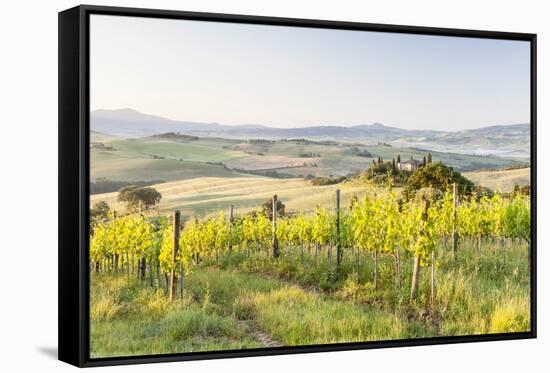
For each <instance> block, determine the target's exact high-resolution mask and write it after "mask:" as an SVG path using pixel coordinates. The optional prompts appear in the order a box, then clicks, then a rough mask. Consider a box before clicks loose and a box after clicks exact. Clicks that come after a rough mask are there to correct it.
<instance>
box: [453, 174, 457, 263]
mask: <svg viewBox="0 0 550 373" xmlns="http://www.w3.org/2000/svg"><path fill="white" fill-rule="evenodd" d="M457 208H458V186H457V184H456V183H453V216H452V220H453V230H452V233H451V250H452V256H453V259H456V250H457V247H458V234H457V232H456V215H457Z"/></svg>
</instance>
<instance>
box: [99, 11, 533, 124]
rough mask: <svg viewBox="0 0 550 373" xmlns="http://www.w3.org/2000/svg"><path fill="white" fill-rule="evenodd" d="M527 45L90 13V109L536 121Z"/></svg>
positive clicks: (288, 117) (261, 119)
mask: <svg viewBox="0 0 550 373" xmlns="http://www.w3.org/2000/svg"><path fill="white" fill-rule="evenodd" d="M529 48H530V46H529V43H528V42H525V41H508V40H492V39H476V38H459V37H443V36H429V35H409V34H398V33H381V32H365V31H348V30H328V29H314V28H300V27H286V26H285V27H283V26H265V25H248V24H231V23H220V22H203V21H186V20H168V19H154V18H139V17H122V16H105V15H92V16H91V23H90V106H91V109H92V110H96V109H120V108H132V109H135V110H138V111H140V112H143V113H146V114H152V115H157V116H161V117H165V118H168V119H174V120H182V121H194V122H218V123H222V124H226V125H241V124H262V125H267V126H271V127H284V128H291V127H306V126H314V125H341V126H351V125H359V124H371V123H374V122H378V123H382V124H384V125H388V126H395V127H400V128H406V129H435V130H446V131H458V130H463V129H470V128H479V127H484V126H489V125H501V124H515V123H528V122H529V118H530V105H529V97H530V95H529V92H530V91H529V90H530V49H529Z"/></svg>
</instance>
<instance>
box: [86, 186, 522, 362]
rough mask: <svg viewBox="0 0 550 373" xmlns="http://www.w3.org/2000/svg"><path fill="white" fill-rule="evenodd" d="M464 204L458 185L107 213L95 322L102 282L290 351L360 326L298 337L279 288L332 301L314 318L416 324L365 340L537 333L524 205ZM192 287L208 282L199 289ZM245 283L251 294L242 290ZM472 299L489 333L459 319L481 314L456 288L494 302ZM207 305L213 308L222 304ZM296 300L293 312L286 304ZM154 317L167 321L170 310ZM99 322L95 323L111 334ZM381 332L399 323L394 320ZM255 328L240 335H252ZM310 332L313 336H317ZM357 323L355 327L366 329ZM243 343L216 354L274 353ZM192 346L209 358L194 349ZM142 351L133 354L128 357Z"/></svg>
mask: <svg viewBox="0 0 550 373" xmlns="http://www.w3.org/2000/svg"><path fill="white" fill-rule="evenodd" d="M460 199H461V198H460V196H459V195H458V193H457V190H456V188H455V190H454V191H449V192H448V193H445V194H442V195H439V196H433V195H422V196H420V195H419V196H417V198H413V199H411V200H409V201H404V200H402V199H401V198H400V197H399V196H398V195H397V194H396V193H394V192H392V191H391V190H390V191H387V190H382V189H375V190H371V191H369V192H367V193H365V194H364V195H362V196H361V197H357V196H352V198H351V199H350V200H351V202H350V203H349V205H347V206H340V191H339V190H337V191H336V193H335V195H334V204H333V205H332V206H318V207H317V208H315V209H314V210H312V211H301V212H294V211H292V210H289V209H288V208H289V207H292V206H285V207H283V208H281V206H282V205H281V203H280V201H278V200H277V196H274V197H273V200H272V201H271V202H272V203H271V206H270V208H267V209H263V210H258V211H255V212H251V213H246V214H243V215H241V216H235V215H234V213H233V208H232V207H231V208H230V209H229V211H227V213H224V212H219V213H218V214H216V215H215V216H207V217H202V218H199V217H192V218H190V219H187V220H186V221H184V222H182V221H180V214H179V211H175V212H174V213H173V215H172V216H169V217H161V218H146V217H144V216H142V215H139V214H131V215H126V216H120V217H115V216H111V217H110V218H109V219H106V220H104V221H100V222H97V223H94V224H93V225H92V226H91V241H90V265H91V268H90V270H91V272H92V311H93V312H92V313H93V314H92V316H93V315H94V311H95V312H96V313H98V312H99V311H98V310H100V308H101V307H105V305H104V304H102V303H101V302H103V301H105V299H103V298H101V297H99V298H97V297H95V296H94V289H93V287H94V286H107V285H106V283H105V281H126V284H133V285H132V286H134V287H136V288H137V289H141V290H140V291H146V292H147V294H148V296H149V301H152V299H154V302H155V304H157V303H159V304H161V305H162V307H161V309H166V310H168V309H170V310H172V311H170V312H175V311H174V307H176V309H178V310H179V311H178V312H183V313H186V312H191V313H192V312H199V311H197V309H196V304H195V303H197V302H198V303H199V304H202V305H204V302H206V303H208V304H209V306H208V307H206V308H205V307H202V308H201V307H199V309H200V312H204V313H205V314H204V315H203V316H204V317H213V315H217V316H219V317H225V318H228V317H229V318H235V319H236V320H240V321H238V322H237V324H238V325H240V324H239V323H242V322H243V321H242V320H245V321H246V320H249V319H250V318H253V319H254V322H252V323H251V324H250V325H254V328H256V326H257V325H260V326H261V330H262V331H261V332H258V331H256V332H255V333H256V334H254V333H252V334H253V335H256V336H257V333H267V335H270V336H272V337H273V336H275V337H276V339H277V340H278V341H280V343H282V344H305V343H330V342H335V341H336V342H345V341H354V340H361V339H356V338H357V337H356V336H355V334H353V333H354V331H353V330H349V331H348V332H345V331H343V330H340V329H338V330H337V331H332V330H331V331H327V332H326V333H327V334H326V335H325V334H323V335H322V336H315V333H316V332H314V331H311V330H310V329H308V330H309V331H308V332H307V333H305V334H304V335H303V336H301V335H298V336H296V335H295V333H297V330H302V329H303V328H304V327H308V326H303V325H295V326H294V328H293V326H292V323H291V321H286V322H283V321H281V320H279V321H277V320H275V319H274V318H276V317H277V315H276V313H277V312H283V313H284V312H289V311H288V310H289V308H286V307H284V309H281V310H279V311H274V313H273V314H271V313H269V314H268V313H267V312H268V311H266V310H271V308H273V307H275V306H276V305H277V304H279V303H280V302H281V299H279V298H277V296H278V295H277V294H278V293H277V291H280V290H277V289H278V288H279V287H283V288H285V289H287V290H286V291H287V293H285V294H287V295H288V294H293V295H292V296H296V297H298V299H300V300H301V301H304V302H306V301H305V300H304V299H309V298H307V297H314V298H311V299H310V301H311V302H321V301H322V302H325V303H327V304H325V303H323V306H318V308H317V309H316V310H315V311H312V312H313V313H315V312H321V310H322V309H323V307H325V306H326V307H344V308H346V307H351V308H350V309H349V310H348V311H346V312H351V314H354V313H355V312H360V313H361V315H360V316H357V317H358V319H361V318H362V317H366V316H363V312H366V311H368V312H370V313H374V314H369V315H370V316H369V317H370V318H369V321H368V322H367V321H362V322H364V323H366V324H365V325H367V324H368V323H372V322H373V320H377V318H380V320H382V318H383V316H381V315H378V312H381V313H382V314H383V313H384V312H386V310H390V311H389V312H390V313H391V315H392V317H393V320H394V321H393V322H399V323H403V324H406V325H407V327H406V328H405V327H403V328H404V330H403V331H400V332H399V333H397V332H396V333H393V332H392V331H391V330H389V329H388V331H386V332H383V331H382V332H381V331H379V330H378V328H382V327H381V326H380V325H378V326H373V328H374V329H375V330H378V331H377V332H376V333H374V331H371V332H370V334H369V335H365V336H363V339H362V340H370V339H373V338H378V339H392V338H407V337H422V336H430V335H441V334H444V333H447V335H448V333H456V334H471V333H475V332H503V331H504V332H508V331H524V330H528V329H529V314H528V296H529V293H528V287H529V261H530V258H529V252H530V232H531V229H530V202H529V199H528V198H527V197H524V196H521V195H515V196H502V195H499V194H495V195H493V196H491V197H486V196H483V197H480V198H474V197H463V198H462V200H460ZM285 209H287V210H288V212H286V211H285ZM205 273H208V274H209V275H208V276H205ZM224 276H229V277H228V278H232V279H233V276H252V277H246V278H247V279H249V281H250V282H255V283H261V284H263V283H264V282H265V281H274V283H273V284H271V285H269V286H268V289H266V290H265V293H261V294H260V295H258V294H256V293H252V290H250V289H248V290H247V291H246V292H245V293H242V294H240V296H238V295H228V294H225V292H227V291H226V290H223V289H222V287H223V285H220V284H218V287H216V286H215V284H216V282H217V281H218V280H219V279H217V278H219V277H224ZM265 276H268V278H269V280H266V278H265ZM239 278H240V277H239ZM458 279H462V280H463V283H462V286H464V287H465V288H461V287H460V284H459V282H458ZM197 281H199V282H201V281H202V282H201V285H197ZM227 281H229V280H227ZM242 281H244V280H242ZM247 281H248V280H247ZM221 282H222V283H223V281H221ZM246 283H247V284H248V282H246ZM464 283H471V284H474V283H475V284H477V285H475V287H476V289H474V288H473V287H474V285H472V288H467V286H465V285H464ZM125 286H126V285H125ZM225 286H229V287H230V284H229V283H226V284H225ZM246 286H249V285H246ZM246 286H245V285H242V287H243V289H244V288H246ZM250 286H251V287H253V288H254V291H259V290H258V289H256V288H255V287H256V286H259V285H257V284H254V285H250ZM144 289H145V290H144ZM495 289H496V290H495ZM136 291H137V290H136ZM243 291H244V290H243ZM263 291H264V290H263V289H262V292H263ZM476 291H486V292H489V291H492V293H491V296H492V297H494V299H491V300H490V302H492V303H490V305H487V306H486V308H487V309H483V310H477V309H476V311H475V315H478V314H479V315H484V313H486V314H489V315H493V316H492V317H493V318H492V319H489V320H485V321H483V322H482V323H481V325H482V328H484V329H482V330H481V331H476V330H471V329H469V327H465V326H463V324H464V323H465V322H466V321H465V320H464V319H467V318H469V317H474V316H472V315H473V313H472V315H468V312H469V310H470V309H474V307H475V305H474V304H470V303H475V301H472V300H470V301H468V302H469V303H467V304H462V303H461V302H463V303H466V301H464V299H463V300H462V301H460V296H459V294H461V293H460V292H464V294H468V297H471V298H476V297H485V296H486V295H487V294H483V293H477V294H476ZM507 291H508V292H509V294H507ZM296 292H299V294H298V293H296ZM512 293H513V294H514V295H519V296H518V297H517V298H514V299H513V300H512V301H510V299H508V296H511V295H512ZM495 294H496V295H495ZM96 295H97V294H96ZM280 296H281V295H279V297H280ZM285 296H286V295H285ZM464 296H466V295H464ZM269 297H273V298H275V299H271V298H269ZM304 297H305V298H304ZM212 298H216V299H217V300H218V302H217V303H216V307H214V308H213V309H212V307H211V305H210V304H211V302H212ZM317 298H319V299H317ZM98 299H99V300H100V301H101V302H99V301H98ZM270 299H271V300H270ZM518 299H519V301H518ZM94 302H96V304H94ZM97 302H99V303H97ZM262 302H263V303H262ZM266 302H267V303H266ZM278 302H279V303H278ZM308 302H309V301H308ZM487 302H488V301H487ZM514 302H515V303H514ZM306 303H307V302H306ZM333 303H334V304H333ZM336 303H337V305H336ZM480 303H482V302H481V301H480ZM193 304H195V306H193ZM251 304H255V305H256V308H254V307H253V305H251ZM260 304H261V305H262V306H261V307H260V306H259V305H260ZM294 304H295V300H294V301H293V302H291V303H289V304H287V306H288V307H290V309H291V306H292V305H294ZM308 304H309V303H307V304H304V305H303V308H307V307H308ZM488 304H489V303H488ZM98 307H99V308H98ZM163 307H164V308H163ZM194 307H195V308H194ZM258 307H260V308H258ZM357 307H359V308H358V309H356V308H357ZM361 307H362V308H361ZM499 307H500V308H499ZM114 308H115V309H116V310H119V309H118V308H116V307H114ZM518 308H519V309H520V311H518ZM346 309H347V308H346ZM117 312H118V311H117ZM166 312H169V311H166ZM297 312H301V311H299V310H298V311H297ZM335 312H336V311H335ZM342 312H343V311H342ZM461 312H462V314H461ZM472 312H473V311H472ZM498 312H500V314H498V315H497V313H498ZM115 313H116V312H115ZM243 313H244V316H243ZM98 314H100V315H101V316H98V318H97V320H99V321H101V320H104V321H105V320H109V319H110V318H111V316H109V315H107V313H105V312H104V313H101V312H99V313H98ZM220 315H221V316H220ZM418 315H420V316H418ZM217 316H216V317H217ZM287 316H288V315H287ZM158 317H163V315H162V312H161V314H160V315H159V316H158ZM293 317H294V318H296V315H295V314H293V315H290V316H288V320H292V318H293ZM327 317H328V320H330V319H331V318H332V317H335V318H336V319H337V318H338V316H337V315H334V316H330V315H327ZM479 317H482V316H479ZM498 317H500V318H501V319H502V320H500V321H499V319H498ZM115 318H116V317H115ZM447 318H449V320H452V322H451V321H448V320H446V319H447ZM495 318H496V319H495ZM396 320H397V321H396ZM99 321H98V322H96V324H97V325H103V324H101V322H99ZM219 321H220V320H219ZM220 322H221V321H220ZM227 322H231V321H227ZM357 322H359V321H357ZM281 323H283V324H284V323H288V325H286V329H284V330H279V329H280V328H281ZM316 323H317V321H316ZM380 323H381V324H383V325H385V324H384V323H390V324H391V322H390V321H387V320H386V321H380ZM417 324H418V325H422V327H420V326H418V325H417ZM93 325H94V317H92V326H93ZM247 325H248V324H247ZM250 325H249V327H247V328H248V329H247V328H245V330H248V331H250V328H252V326H250ZM315 325H317V326H315V327H313V329H315V328H317V327H320V326H319V325H318V324H315ZM361 325H363V324H360V325H359V326H358V328H359V329H358V330H360V331H364V327H363V326H361ZM388 325H389V324H388ZM309 327H310V328H311V327H312V326H309ZM388 327H389V326H388ZM97 328H99V329H98V330H100V329H101V327H100V326H97ZM239 328H240V327H237V329H239ZM419 328H420V329H422V330H420V329H419ZM382 329H384V328H382ZM216 330H217V329H216ZM254 330H255V329H254ZM97 333H99V334H97ZM97 333H96V334H94V329H93V328H92V338H94V335H96V336H98V337H97V338H100V339H101V338H102V337H99V335H101V333H100V332H99V331H98V332H97ZM216 333H218V332H216ZM216 333H214V334H215V336H216V338H215V340H216V341H218V342H219V339H220V338H221V337H220V335H218V334H219V333H218V334H216ZM220 333H221V334H223V333H222V332H220ZM361 333H362V332H361ZM361 333H359V335H361ZM207 334H208V333H207ZM244 334H246V333H244ZM248 334H250V333H248ZM367 334H368V333H367ZM261 335H263V334H261ZM235 338H236V337H235V336H231V338H229V339H230V340H232V341H233V340H234V339H235ZM239 338H240V337H239ZM239 338H237V339H239ZM246 338H248V337H246ZM246 338H244V342H242V343H238V344H237V346H235V345H234V344H229V345H227V344H223V343H222V344H221V345H220V347H218V348H220V349H224V348H242V347H257V346H258V345H259V346H262V345H276V344H269V343H271V342H269V343H259V342H258V340H259V341H260V342H261V341H264V342H265V338H264V337H261V336H260V337H259V338H258V337H257V338H256V339H254V338H252V340H247V339H246ZM266 338H267V337H266ZM181 339H182V338H179V339H176V340H177V341H179V342H177V343H176V342H173V343H172V344H169V345H163V347H162V348H159V349H158V350H159V351H161V352H162V351H164V352H173V351H178V348H182V347H181V345H178V343H181ZM268 339H269V338H268ZM103 343H105V342H103ZM174 343H175V344H174ZM258 343H259V344H258ZM273 343H275V342H273ZM98 344H99V343H98ZM93 345H94V343H93V341H92V346H93ZM177 346H180V347H177ZM185 348H187V349H191V350H200V347H197V346H196V345H193V346H187V347H185ZM114 351H116V353H120V352H121V351H118V350H116V349H114ZM111 352H112V351H111ZM111 352H109V353H111ZM142 352H143V351H142V350H140V349H139V348H138V347H136V349H135V350H131V351H129V352H127V353H142ZM148 352H150V351H148ZM153 352H154V351H153Z"/></svg>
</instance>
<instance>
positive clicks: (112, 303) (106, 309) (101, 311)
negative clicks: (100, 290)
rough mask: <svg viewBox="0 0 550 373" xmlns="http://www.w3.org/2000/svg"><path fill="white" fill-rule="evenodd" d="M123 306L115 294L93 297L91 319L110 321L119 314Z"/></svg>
mask: <svg viewBox="0 0 550 373" xmlns="http://www.w3.org/2000/svg"><path fill="white" fill-rule="evenodd" d="M122 308H123V306H122V305H121V304H119V303H118V302H117V301H116V300H115V299H114V296H113V294H109V293H107V294H104V295H101V296H100V297H98V298H96V299H93V301H92V302H91V307H90V319H91V320H94V321H95V320H98V321H108V320H111V319H113V318H114V317H115V316H117V315H118V314H119V312H120V311H121V310H122Z"/></svg>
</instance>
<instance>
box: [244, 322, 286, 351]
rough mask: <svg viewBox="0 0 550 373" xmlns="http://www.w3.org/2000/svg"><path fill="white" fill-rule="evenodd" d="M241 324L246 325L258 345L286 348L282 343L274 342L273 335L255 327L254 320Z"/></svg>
mask: <svg viewBox="0 0 550 373" xmlns="http://www.w3.org/2000/svg"><path fill="white" fill-rule="evenodd" d="M241 323H243V324H244V327H245V328H246V329H247V330H248V333H249V335H250V336H251V337H252V338H254V339H255V340H256V341H257V342H258V343H260V344H262V345H263V346H264V347H283V346H284V345H283V344H282V343H281V342H279V341H276V340H274V339H273V338H272V337H271V335H269V334H268V333H266V332H264V331H263V330H261V329H260V328H258V327H257V326H256V325H254V321H253V320H250V321H249V322H244V321H241Z"/></svg>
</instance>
